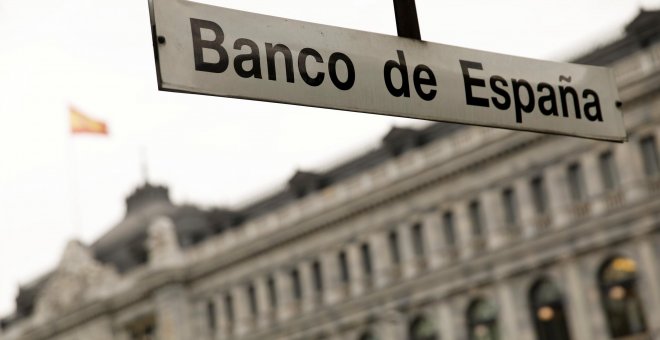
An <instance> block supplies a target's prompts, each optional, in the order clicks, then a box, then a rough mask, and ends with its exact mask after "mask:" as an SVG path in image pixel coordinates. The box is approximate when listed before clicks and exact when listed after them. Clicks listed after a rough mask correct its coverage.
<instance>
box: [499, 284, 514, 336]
mask: <svg viewBox="0 0 660 340" xmlns="http://www.w3.org/2000/svg"><path fill="white" fill-rule="evenodd" d="M496 289H497V297H498V299H497V300H498V302H499V309H498V311H499V313H498V314H497V315H498V319H499V320H501V321H500V324H501V325H502V326H501V330H500V333H501V338H502V339H507V340H517V339H518V326H517V324H516V320H517V318H518V317H517V313H518V311H517V310H516V306H515V302H514V300H513V296H512V294H513V293H512V291H511V285H510V283H509V282H508V281H507V280H504V281H501V282H499V283H497V287H496Z"/></svg>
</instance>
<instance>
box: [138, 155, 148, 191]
mask: <svg viewBox="0 0 660 340" xmlns="http://www.w3.org/2000/svg"><path fill="white" fill-rule="evenodd" d="M140 170H141V172H142V179H143V180H144V184H145V185H146V184H149V165H148V164H147V147H146V146H144V145H142V146H141V147H140Z"/></svg>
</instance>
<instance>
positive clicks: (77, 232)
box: [67, 112, 82, 240]
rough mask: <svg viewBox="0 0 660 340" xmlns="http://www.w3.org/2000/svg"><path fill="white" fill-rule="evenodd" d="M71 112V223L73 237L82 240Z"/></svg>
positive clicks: (69, 133) (68, 142)
mask: <svg viewBox="0 0 660 340" xmlns="http://www.w3.org/2000/svg"><path fill="white" fill-rule="evenodd" d="M70 120H71V118H70V112H67V121H69V124H67V125H68V129H67V135H68V136H67V139H68V140H67V146H68V147H67V149H68V158H69V162H68V163H69V164H68V166H69V171H68V173H69V203H70V205H71V207H70V209H71V211H70V214H71V222H72V224H73V237H74V238H75V239H78V240H82V216H81V215H80V199H79V195H78V166H77V163H78V162H77V156H78V153H77V152H76V147H75V143H74V141H73V138H71V122H70Z"/></svg>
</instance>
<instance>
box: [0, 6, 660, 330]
mask: <svg viewBox="0 0 660 340" xmlns="http://www.w3.org/2000/svg"><path fill="white" fill-rule="evenodd" d="M625 33H626V34H625V36H623V37H622V38H620V39H619V40H616V41H614V42H612V43H610V44H608V45H606V46H603V47H601V48H598V49H597V50H594V51H592V52H590V53H588V54H586V55H584V56H582V57H580V58H578V59H576V60H575V62H578V63H586V64H595V65H608V66H611V67H613V68H614V72H615V74H616V77H617V81H618V84H619V88H620V95H621V99H622V101H623V102H624V103H625V105H624V111H625V123H626V129H627V131H628V133H629V141H628V142H627V143H624V144H615V143H604V142H595V141H591V140H585V139H578V138H570V137H557V136H551V135H543V134H535V133H522V132H513V131H508V130H499V129H490V128H478V127H471V126H458V125H450V124H433V125H429V126H428V127H425V128H421V129H406V128H394V129H392V130H391V131H390V132H389V133H388V134H387V135H386V136H384V138H383V139H382V144H381V146H380V147H378V148H376V149H374V150H372V151H369V152H366V153H364V154H362V155H360V156H359V157H356V158H354V159H352V160H349V161H347V162H344V163H343V164H339V165H337V166H336V167H334V168H331V169H329V170H327V171H323V172H318V173H314V172H298V173H296V174H295V175H294V176H293V177H292V178H291V179H290V180H289V181H288V183H287V185H286V187H285V188H284V189H282V190H280V191H278V192H275V193H273V194H271V195H269V196H268V197H265V198H263V199H261V200H258V201H256V202H254V203H252V204H249V205H246V206H243V207H240V208H238V209H235V210H231V209H211V210H204V209H200V208H198V207H194V206H180V205H175V204H173V203H172V202H171V201H170V200H169V197H168V190H167V188H164V187H159V186H153V185H150V184H145V185H144V186H143V187H140V188H138V189H137V190H136V191H135V192H134V193H133V194H132V195H131V196H130V197H129V198H128V199H127V201H126V203H127V212H126V216H125V218H124V219H123V221H121V222H120V223H119V224H118V225H116V226H115V227H114V228H112V229H111V230H110V231H109V232H108V233H107V234H105V235H104V236H103V237H101V238H100V239H98V240H97V241H96V242H94V243H93V244H91V245H84V244H81V243H79V242H75V241H72V242H71V243H69V245H68V246H67V247H66V250H65V251H64V254H63V255H62V258H61V261H60V263H59V265H58V266H57V267H56V268H53V270H52V271H51V272H49V273H47V274H45V275H44V276H43V277H40V278H37V279H36V280H34V282H32V283H31V284H28V285H25V286H22V287H20V293H19V295H18V297H17V299H16V311H15V312H14V314H12V315H10V316H7V317H5V318H4V319H2V321H1V326H2V327H1V330H0V339H3V340H4V339H6V340H14V339H58V340H63V339H77V340H78V339H79V340H88V339H94V340H111V339H113V340H114V339H116V340H147V339H159V340H189V339H200V340H214V339H216V340H223V339H296V340H297V339H311V340H317V339H356V340H367V339H371V340H373V339H382V340H396V339H413V340H422V339H423V340H431V339H459V340H461V339H470V340H472V339H475V340H494V339H502V340H516V339H520V340H532V339H539V340H550V339H552V340H563V339H581V340H591V339H628V340H633V339H660V234H659V232H658V231H659V230H660V158H659V153H658V139H659V138H660V124H659V122H660V12H641V13H640V14H639V16H638V17H637V18H636V19H635V20H634V21H632V22H631V23H630V24H629V25H628V26H627V27H626V29H625ZM603 105H610V103H604V104H603ZM611 105H614V103H611Z"/></svg>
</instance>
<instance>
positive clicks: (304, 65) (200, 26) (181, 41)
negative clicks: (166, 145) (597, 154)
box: [151, 0, 626, 141]
mask: <svg viewBox="0 0 660 340" xmlns="http://www.w3.org/2000/svg"><path fill="white" fill-rule="evenodd" d="M151 21H152V32H153V35H154V49H155V55H156V67H157V72H158V86H159V89H161V90H166V91H175V92H186V93H197V94H206V95H214V96H223V97H233V98H245V99H254V100H262V101H270V102H278V103H289V104H297V105H306V106H314V107H324V108H331V109H339V110H348V111H359V112H367V113H376V114H384V115H390V116H400V117H409V118H418V119H427V120H434V121H443V122H454V123H464V124H472V125H482V126H492V127H499V128H507V129H516V130H526V131H537V132H546V133H554V134H563V135H571V136H579V137H586V138H594V139H602V140H610V141H623V140H625V138H626V133H625V129H624V126H623V119H622V115H621V111H620V110H619V109H618V108H617V105H616V102H617V101H618V100H619V97H618V93H617V88H616V85H615V82H614V76H613V73H612V72H611V70H609V69H607V68H603V67H596V66H585V65H576V64H567V63H556V62H548V61H540V60H534V59H528V58H520V57H513V56H508V55H502V54H497V53H490V52H483V51H477V50H472V49H466V48H459V47H454V46H447V45H442V44H435V43H430V42H425V41H419V40H413V39H406V38H399V37H394V36H388V35H382V34H376V33H369V32H363V31H356V30H351V29H345V28H339V27H332V26H326V25H319V24H313V23H308V22H302V21H295V20H288V19H283V18H278V17H272V16H266V15H260V14H254V13H248V12H242V11H237V10H231V9H226V8H221V7H216V6H210V5H206V4H201V3H196V2H191V1H186V0H152V2H151Z"/></svg>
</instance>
